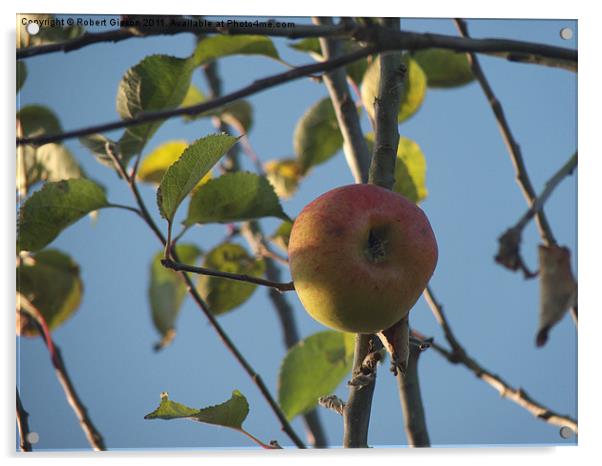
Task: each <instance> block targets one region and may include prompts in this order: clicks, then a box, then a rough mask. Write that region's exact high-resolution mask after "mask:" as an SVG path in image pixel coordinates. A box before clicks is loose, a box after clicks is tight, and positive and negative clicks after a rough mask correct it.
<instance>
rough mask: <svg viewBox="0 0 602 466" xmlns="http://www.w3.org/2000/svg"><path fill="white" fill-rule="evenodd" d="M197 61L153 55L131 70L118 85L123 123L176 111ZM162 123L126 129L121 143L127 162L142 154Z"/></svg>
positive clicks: (156, 122)
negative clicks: (151, 114) (149, 115)
mask: <svg viewBox="0 0 602 466" xmlns="http://www.w3.org/2000/svg"><path fill="white" fill-rule="evenodd" d="M194 68H195V64H194V60H192V59H183V58H176V57H171V56H168V55H151V56H148V57H146V58H145V59H144V60H142V61H141V62H140V63H138V64H137V65H136V66H134V67H133V68H130V69H129V70H128V71H127V73H126V74H125V76H124V77H123V79H122V80H121V82H120V84H119V89H118V91H117V111H118V112H119V115H120V116H121V118H123V119H129V118H136V117H137V116H138V115H140V114H141V113H148V112H156V111H159V110H167V109H171V108H177V107H178V106H180V104H181V103H182V100H184V97H185V96H186V93H187V91H188V88H189V87H190V80H191V77H192V71H193V70H194ZM162 123H163V121H155V122H152V123H145V124H141V125H136V126H132V127H130V128H127V129H126V130H125V132H124V133H123V136H122V137H121V139H120V140H119V147H120V150H121V155H122V157H123V158H124V160H125V161H126V162H127V160H128V159H129V158H130V157H131V156H132V155H135V154H138V153H140V152H142V150H143V149H144V146H145V145H146V143H147V142H148V140H149V139H150V138H151V137H152V136H153V134H155V132H156V131H157V129H158V128H159V127H160V126H161V124H162Z"/></svg>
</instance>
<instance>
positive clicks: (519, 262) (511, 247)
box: [495, 152, 577, 317]
mask: <svg viewBox="0 0 602 466" xmlns="http://www.w3.org/2000/svg"><path fill="white" fill-rule="evenodd" d="M576 166H577V153H576V152H575V154H574V155H573V156H572V157H571V158H570V159H569V160H568V161H567V162H566V163H565V164H564V165H563V166H562V167H561V168H560V169H559V170H558V171H557V172H556V173H555V174H554V175H553V176H552V177H551V178H550V179H549V180H548V181H547V182H546V184H545V188H544V190H543V191H542V192H541V194H540V195H539V196H537V197H536V198H535V199H534V200H533V202H532V203H531V207H529V208H528V209H527V211H526V212H525V213H524V214H523V215H522V217H521V218H520V219H519V220H518V222H516V225H514V226H512V227H510V228H508V229H507V230H506V231H505V232H504V234H503V235H502V236H500V238H499V243H500V246H499V249H498V253H497V255H496V256H495V260H496V262H498V263H499V264H502V265H503V266H505V267H508V268H509V269H511V270H517V269H522V270H523V272H525V271H527V272H525V276H527V277H529V276H535V275H536V274H534V273H529V272H528V269H527V268H526V266H525V265H524V260H523V258H522V256H521V254H520V242H521V237H522V233H523V230H524V229H525V227H526V226H527V224H528V223H529V221H530V220H531V219H532V218H533V217H534V216H535V215H537V213H538V212H540V211H541V209H542V208H543V206H544V204H545V202H546V201H547V199H548V197H549V196H550V194H552V192H553V191H554V189H555V188H556V186H558V184H559V183H560V182H561V181H562V180H563V179H564V178H565V177H567V176H568V175H570V174H571V173H572V172H573V170H574V169H575V167H576ZM573 315H574V317H576V316H575V313H573Z"/></svg>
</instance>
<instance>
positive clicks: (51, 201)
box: [17, 178, 108, 251]
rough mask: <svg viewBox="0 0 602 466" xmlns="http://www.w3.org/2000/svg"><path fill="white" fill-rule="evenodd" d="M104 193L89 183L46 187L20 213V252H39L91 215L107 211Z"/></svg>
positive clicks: (57, 184) (71, 181)
mask: <svg viewBox="0 0 602 466" xmlns="http://www.w3.org/2000/svg"><path fill="white" fill-rule="evenodd" d="M107 206H108V202H107V198H106V196H105V192H104V189H103V188H101V187H100V186H99V185H97V184H96V183H94V182H93V181H90V180H87V179H83V178H81V179H74V180H63V181H57V182H49V183H46V184H45V185H44V186H43V187H42V189H40V190H39V191H37V192H35V193H33V194H32V195H31V197H29V198H28V199H27V200H26V201H25V202H24V203H23V205H22V206H21V209H20V211H19V219H18V224H19V232H18V235H17V244H18V246H17V250H18V251H22V250H27V251H38V250H40V249H42V248H43V247H44V246H46V245H47V244H49V243H51V242H52V241H53V240H54V239H55V238H56V237H57V236H58V235H59V233H60V232H61V231H63V230H64V229H65V228H67V227H68V226H69V225H71V224H73V223H75V222H77V221H78V220H79V219H80V218H82V217H83V216H85V215H87V214H89V213H90V212H92V211H94V210H97V209H100V208H101V207H107Z"/></svg>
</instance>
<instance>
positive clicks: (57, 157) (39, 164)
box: [17, 144, 84, 192]
mask: <svg viewBox="0 0 602 466" xmlns="http://www.w3.org/2000/svg"><path fill="white" fill-rule="evenodd" d="M17 168H18V169H17V189H18V190H19V192H27V189H28V188H29V187H30V186H33V185H34V184H35V183H37V182H38V181H60V180H68V179H73V178H83V177H84V173H83V171H82V169H81V168H80V166H79V164H78V163H77V161H76V160H75V158H74V157H73V154H72V153H71V151H70V150H69V149H67V148H66V147H65V146H63V145H61V144H44V145H43V146H40V147H38V148H34V147H31V146H24V147H22V148H20V150H17Z"/></svg>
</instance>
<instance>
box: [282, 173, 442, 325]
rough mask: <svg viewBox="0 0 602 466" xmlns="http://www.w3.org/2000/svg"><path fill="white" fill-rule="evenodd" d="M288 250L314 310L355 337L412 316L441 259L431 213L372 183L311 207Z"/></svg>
mask: <svg viewBox="0 0 602 466" xmlns="http://www.w3.org/2000/svg"><path fill="white" fill-rule="evenodd" d="M288 251H289V264H290V269H291V275H292V278H293V281H294V283H295V290H296V291H297V294H298V296H299V299H300V300H301V303H302V304H303V306H304V307H305V309H306V310H307V312H308V313H309V314H310V315H311V316H312V317H313V318H314V319H316V320H317V321H318V322H321V323H322V324H324V325H326V326H327V327H331V328H334V329H336V330H340V331H344V332H352V333H377V332H379V331H381V330H384V329H387V328H389V327H391V326H392V325H393V324H395V323H397V322H398V321H399V320H401V319H402V318H403V317H405V316H406V315H407V314H408V312H409V311H410V309H411V308H412V307H413V306H414V304H415V303H416V301H417V300H418V298H419V297H420V294H421V293H422V292H423V290H424V288H425V287H426V285H427V283H428V281H429V279H430V278H431V275H432V274H433V272H434V270H435V265H436V263H437V254H438V252H437V242H436V240H435V235H434V234H433V230H432V229H431V225H430V223H429V221H428V219H427V218H426V215H425V214H424V212H423V211H422V210H421V209H420V208H419V207H418V206H416V205H415V204H414V203H412V202H410V201H409V200H407V199H406V198H405V197H403V196H401V195H399V194H397V193H395V192H393V191H389V190H387V189H384V188H381V187H379V186H375V185H369V184H354V185H349V186H343V187H340V188H336V189H333V190H332V191H328V192H327V193H325V194H322V195H321V196H320V197H318V198H317V199H316V200H314V201H313V202H311V203H310V204H308V205H307V206H305V208H304V209H303V210H302V211H301V213H300V214H299V216H298V217H297V219H296V220H295V222H294V224H293V228H292V231H291V236H290V241H289V248H288Z"/></svg>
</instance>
